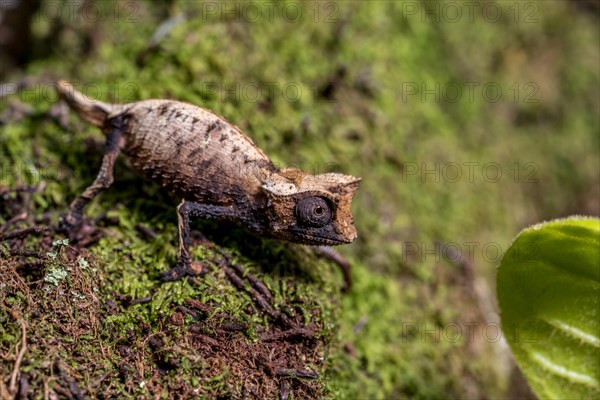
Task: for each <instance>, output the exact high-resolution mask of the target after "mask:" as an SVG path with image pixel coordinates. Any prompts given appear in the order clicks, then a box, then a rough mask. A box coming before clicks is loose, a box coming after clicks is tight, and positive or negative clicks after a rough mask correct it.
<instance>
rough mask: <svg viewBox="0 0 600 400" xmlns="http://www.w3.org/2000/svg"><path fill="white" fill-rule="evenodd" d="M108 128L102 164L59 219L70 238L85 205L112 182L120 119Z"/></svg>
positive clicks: (118, 147)
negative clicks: (89, 183) (65, 213)
mask: <svg viewBox="0 0 600 400" xmlns="http://www.w3.org/2000/svg"><path fill="white" fill-rule="evenodd" d="M109 129H110V130H109V132H108V134H107V137H106V145H105V150H104V157H103V158H102V165H101V166H100V170H99V171H98V175H97V176H96V179H95V180H94V182H93V183H92V184H91V185H90V186H88V187H87V188H86V189H85V191H84V192H83V193H82V194H81V195H80V196H79V197H77V198H76V199H75V200H73V202H72V203H71V205H70V207H69V212H68V214H67V215H66V216H64V217H62V218H61V220H60V229H61V230H64V231H66V232H67V234H68V235H69V237H70V238H71V239H74V238H75V237H76V235H77V232H78V231H79V229H80V227H81V222H82V219H83V210H84V208H85V206H86V205H87V204H88V203H89V202H90V201H92V199H93V198H94V197H96V196H97V195H98V194H99V193H100V192H102V191H103V190H105V189H107V188H109V187H110V185H111V184H112V183H113V180H114V178H113V169H114V166H115V161H116V160H117V157H118V156H119V153H120V151H121V145H122V143H121V142H122V137H123V132H122V126H121V119H120V118H115V119H114V120H113V121H111V125H110V128H109Z"/></svg>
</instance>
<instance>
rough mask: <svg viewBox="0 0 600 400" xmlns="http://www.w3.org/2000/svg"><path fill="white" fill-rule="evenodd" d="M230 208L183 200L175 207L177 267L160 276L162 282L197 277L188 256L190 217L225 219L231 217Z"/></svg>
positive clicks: (232, 213) (232, 212) (231, 211)
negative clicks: (177, 247)
mask: <svg viewBox="0 0 600 400" xmlns="http://www.w3.org/2000/svg"><path fill="white" fill-rule="evenodd" d="M233 215H234V210H233V209H232V208H231V207H222V206H214V205H208V204H199V203H194V202H192V201H186V200H185V199H184V200H182V201H181V203H180V204H179V205H178V206H177V222H178V224H177V225H178V228H179V260H178V261H177V265H175V266H174V267H173V268H171V269H170V270H169V271H167V272H165V273H164V274H163V275H162V280H163V281H167V282H169V281H176V280H179V279H181V278H183V277H185V276H194V275H198V271H196V270H195V269H194V268H192V265H191V261H192V258H191V256H190V217H202V218H227V217H228V216H233Z"/></svg>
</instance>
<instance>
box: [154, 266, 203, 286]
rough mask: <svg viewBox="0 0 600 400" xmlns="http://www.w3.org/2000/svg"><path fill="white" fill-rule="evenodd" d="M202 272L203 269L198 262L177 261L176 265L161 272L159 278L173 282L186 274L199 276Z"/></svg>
mask: <svg viewBox="0 0 600 400" xmlns="http://www.w3.org/2000/svg"><path fill="white" fill-rule="evenodd" d="M203 274H205V271H204V268H203V266H202V264H200V263H193V262H192V263H190V262H187V263H182V262H178V263H177V265H176V266H174V267H173V268H171V269H170V270H168V271H167V272H164V273H162V274H161V277H160V278H161V280H162V281H163V282H174V281H178V280H180V279H182V278H185V277H186V276H199V275H203Z"/></svg>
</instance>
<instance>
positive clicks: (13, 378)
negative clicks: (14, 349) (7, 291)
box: [2, 304, 27, 396]
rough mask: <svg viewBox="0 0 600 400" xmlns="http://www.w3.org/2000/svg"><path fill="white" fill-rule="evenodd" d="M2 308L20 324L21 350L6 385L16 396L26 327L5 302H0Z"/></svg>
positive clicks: (24, 350) (17, 314)
mask: <svg viewBox="0 0 600 400" xmlns="http://www.w3.org/2000/svg"><path fill="white" fill-rule="evenodd" d="M2 308H4V310H5V311H6V312H8V313H9V314H10V315H12V317H13V318H14V319H16V320H17V321H18V322H19V324H20V325H21V350H19V354H17V359H16V360H15V365H14V368H13V372H12V374H10V383H9V385H8V391H9V392H10V393H11V394H12V395H13V396H16V394H17V377H18V376H19V372H20V369H21V362H22V361H23V356H24V355H25V352H26V351H27V327H26V326H25V320H24V319H23V318H22V317H21V316H20V315H19V313H18V312H16V311H15V310H13V309H12V308H10V307H8V306H7V305H6V304H2Z"/></svg>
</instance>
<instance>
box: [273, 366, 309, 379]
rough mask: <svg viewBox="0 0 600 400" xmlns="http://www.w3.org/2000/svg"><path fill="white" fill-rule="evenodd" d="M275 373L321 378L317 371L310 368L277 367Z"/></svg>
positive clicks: (296, 376)
mask: <svg viewBox="0 0 600 400" xmlns="http://www.w3.org/2000/svg"><path fill="white" fill-rule="evenodd" d="M275 375H276V376H282V377H290V378H303V379H319V375H318V374H317V373H316V372H313V371H310V370H308V369H290V368H277V369H275Z"/></svg>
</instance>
